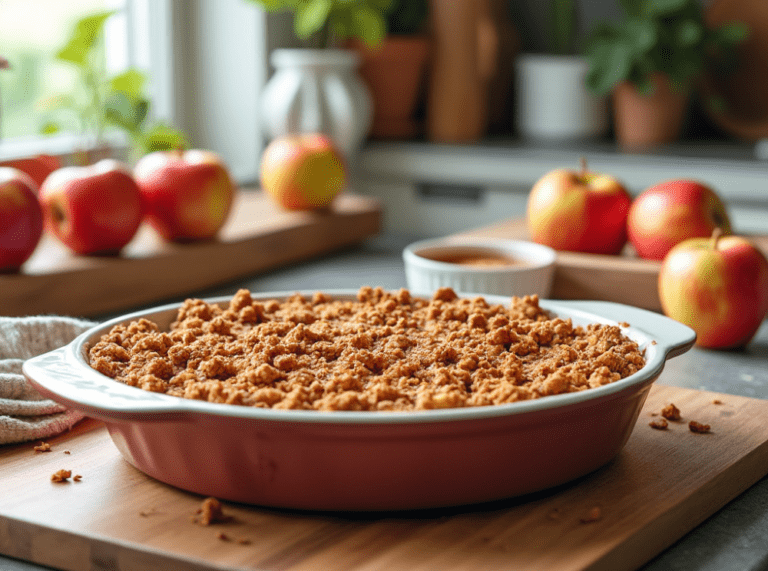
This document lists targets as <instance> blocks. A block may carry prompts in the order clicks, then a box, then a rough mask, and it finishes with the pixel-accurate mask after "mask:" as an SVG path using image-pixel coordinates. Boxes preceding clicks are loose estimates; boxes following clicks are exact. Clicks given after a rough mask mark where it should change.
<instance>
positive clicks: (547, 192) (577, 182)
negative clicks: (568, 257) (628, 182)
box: [526, 163, 632, 254]
mask: <svg viewBox="0 0 768 571" xmlns="http://www.w3.org/2000/svg"><path fill="white" fill-rule="evenodd" d="M631 203H632V198H631V197H630V195H629V193H628V192H627V190H626V189H625V188H624V186H623V185H622V184H621V183H620V182H619V181H618V180H616V179H615V178H614V177H612V176H609V175H606V174H598V173H594V172H590V171H588V170H587V168H586V164H585V163H583V164H582V170H581V172H575V171H572V170H568V169H558V170H554V171H551V172H549V173H547V174H545V175H544V176H543V177H542V178H540V179H539V180H538V181H537V182H536V184H535V185H534V186H533V188H532V189H531V192H530V195H529V196H528V208H527V214H526V218H527V222H528V230H529V232H530V235H531V239H532V240H533V241H534V242H538V243H539V244H544V245H545V246H549V247H551V248H554V249H556V250H569V251H573V252H588V253H592V254H618V253H619V252H621V249H622V248H623V247H624V244H626V242H627V213H628V211H629V206H630V204H631Z"/></svg>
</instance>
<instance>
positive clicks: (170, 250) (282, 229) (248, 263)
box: [0, 190, 381, 316]
mask: <svg viewBox="0 0 768 571" xmlns="http://www.w3.org/2000/svg"><path fill="white" fill-rule="evenodd" d="M380 229H381V206H380V204H379V202H378V201H377V200H376V199H374V198H371V197H364V196H359V195H355V194H343V195H340V196H338V197H337V199H336V200H335V201H334V202H333V204H332V206H331V208H329V209H328V210H326V211H322V212H289V211H285V210H281V209H279V208H278V207H277V206H275V205H274V203H273V202H272V201H271V200H270V199H269V198H268V197H267V196H266V195H265V194H263V193H262V192H258V191H253V190H251V191H244V192H241V193H240V196H239V197H238V199H237V201H236V202H235V204H234V207H233V212H232V214H231V216H230V218H229V220H228V221H227V224H226V225H225V226H224V228H222V230H221V232H220V234H219V236H218V238H217V239H216V240H212V241H206V242H199V243H187V244H169V243H165V242H163V241H162V240H161V239H160V238H159V236H158V235H157V234H156V233H155V232H154V231H153V230H152V229H151V228H149V227H148V226H147V225H143V226H142V227H141V228H140V229H139V232H138V233H137V235H136V236H135V237H134V239H133V240H132V241H131V242H130V243H129V244H128V245H127V246H126V247H125V248H124V250H123V251H122V252H121V255H120V256H77V255H74V254H71V253H70V252H69V251H68V250H67V249H66V248H65V247H64V246H63V245H62V244H61V243H60V242H58V241H57V240H56V239H54V238H53V237H52V236H49V235H44V236H43V239H42V240H41V243H40V244H39V245H38V248H37V249H36V250H35V253H34V254H33V255H32V257H31V258H30V259H29V260H28V261H27V263H26V264H25V265H24V266H23V268H22V272H21V273H18V274H0V315H9V316H13V315H36V314H49V313H55V314H60V315H76V316H93V315H99V314H104V313H107V312H113V311H121V310H123V309H127V308H132V307H136V306H138V305H141V304H147V303H152V302H156V301H159V300H163V299H168V298H171V297H174V296H183V295H186V294H188V293H190V292H194V291H197V290H201V289H203V288H207V287H211V286H214V285H218V284H222V283H226V282H227V281H231V280H234V279H237V278H240V277H243V276H247V275H251V274H255V273H257V272H260V271H264V270H268V269H271V268H275V267H277V266H280V265H283V264H288V263H291V262H296V261H299V260H306V259H308V258H311V257H313V256H317V255H320V254H323V253H327V252H329V251H332V250H334V249H338V248H341V247H343V246H348V245H351V244H355V243H357V242H360V241H362V240H364V239H366V238H368V237H370V236H373V235H374V234H376V233H378V232H379V230H380Z"/></svg>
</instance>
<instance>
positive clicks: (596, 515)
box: [581, 506, 603, 523]
mask: <svg viewBox="0 0 768 571" xmlns="http://www.w3.org/2000/svg"><path fill="white" fill-rule="evenodd" d="M602 518H603V510H602V509H600V507H599V506H595V507H593V508H591V509H590V510H589V511H588V512H587V513H586V515H585V516H584V517H582V518H581V523H593V522H596V521H598V520H600V519H602Z"/></svg>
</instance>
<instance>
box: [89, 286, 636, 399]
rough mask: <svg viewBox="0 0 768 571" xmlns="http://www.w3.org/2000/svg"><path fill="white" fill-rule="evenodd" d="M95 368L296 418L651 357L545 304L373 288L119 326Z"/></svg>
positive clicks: (618, 335)
mask: <svg viewBox="0 0 768 571" xmlns="http://www.w3.org/2000/svg"><path fill="white" fill-rule="evenodd" d="M89 356H90V364H91V366H92V367H93V368H94V369H96V370H97V371H99V372H101V373H103V374H104V375H107V376H108V377H111V378H113V379H115V380H117V381H119V382H122V383H125V384H128V385H130V386H135V387H139V388H142V389H144V390H148V391H155V392H161V393H166V394H169V395H173V396H177V397H184V398H190V399H199V400H205V401H209V402H216V403H226V404H235V405H245V406H255V407H264V408H276V409H300V410H326V411H332V410H364V411H381V410H418V409H434V408H451V407H467V406H481V405H495V404H503V403H511V402H516V401H522V400H528V399H536V398H540V397H544V396H547V395H556V394H561V393H569V392H577V391H583V390H587V389H590V388H593V387H599V386H601V385H605V384H608V383H612V382H614V381H617V380H619V379H622V378H624V377H627V376H629V375H631V374H633V373H635V372H636V371H638V370H639V369H641V368H642V367H643V366H644V364H645V360H644V358H643V353H642V351H641V350H640V349H639V348H638V346H637V344H636V343H635V342H634V341H632V340H630V339H628V338H627V337H626V336H624V335H623V334H622V332H621V328H620V327H618V326H615V325H605V324H592V325H588V326H586V327H581V326H579V327H576V326H574V325H573V323H572V322H571V320H570V319H561V318H558V317H552V316H550V315H549V314H547V312H545V311H544V310H543V309H541V308H540V307H539V300H538V297H536V296H525V297H522V298H518V297H513V298H510V304H509V305H508V306H503V305H491V304H489V303H487V302H486V301H485V299H484V298H482V297H476V298H474V299H466V298H464V299H460V298H458V296H457V295H456V293H455V292H454V291H453V290H452V289H450V288H442V289H440V290H438V291H437V292H436V293H435V294H434V296H433V297H432V299H421V298H415V297H412V296H411V294H410V293H409V292H408V290H404V289H403V290H400V291H399V292H394V293H389V292H385V291H384V290H382V289H381V288H375V289H374V288H371V287H363V288H361V289H360V290H359V292H358V294H357V299H356V300H353V301H338V300H333V299H331V298H330V296H328V295H326V294H323V293H320V292H318V293H315V294H314V295H313V296H311V298H305V297H302V296H301V295H299V294H295V295H293V296H291V297H289V298H288V299H287V300H286V301H284V302H279V301H277V300H270V301H254V300H253V299H252V298H251V294H250V292H249V291H248V290H240V291H239V292H237V294H236V295H235V296H234V297H233V299H232V300H231V301H230V303H229V306H228V307H224V308H222V307H219V306H218V305H210V304H208V303H206V302H204V301H201V300H197V299H189V300H187V301H186V302H185V303H184V304H183V305H182V307H181V308H180V309H179V312H178V315H177V317H176V321H175V322H174V323H173V324H172V325H171V329H170V331H167V332H163V331H160V330H159V328H158V326H157V325H156V324H155V323H153V322H151V321H148V320H146V319H140V320H138V321H134V322H132V323H130V324H127V325H118V326H115V327H114V328H112V330H111V331H110V332H109V333H107V334H106V335H104V336H103V337H102V338H101V340H100V341H99V342H98V343H96V344H95V345H94V346H93V347H92V348H91V350H90V353H89Z"/></svg>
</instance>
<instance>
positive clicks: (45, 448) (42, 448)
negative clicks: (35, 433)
mask: <svg viewBox="0 0 768 571" xmlns="http://www.w3.org/2000/svg"><path fill="white" fill-rule="evenodd" d="M34 450H35V452H50V451H51V445H50V444H49V443H48V442H41V443H40V444H38V445H37V446H35V448H34Z"/></svg>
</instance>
